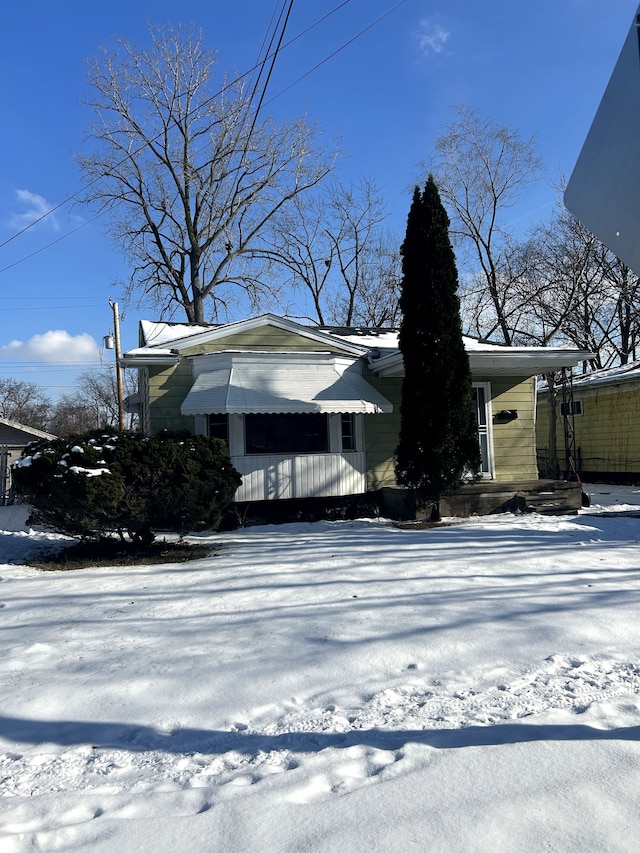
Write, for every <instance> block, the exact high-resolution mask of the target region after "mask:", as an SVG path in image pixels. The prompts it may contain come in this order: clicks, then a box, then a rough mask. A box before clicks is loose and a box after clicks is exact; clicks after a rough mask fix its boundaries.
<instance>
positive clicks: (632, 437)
mask: <svg viewBox="0 0 640 853" xmlns="http://www.w3.org/2000/svg"><path fill="white" fill-rule="evenodd" d="M573 399H574V401H576V400H580V401H581V402H582V411H583V414H582V415H576V416H575V417H574V418H573V419H572V422H573V425H574V428H575V443H576V457H577V460H578V464H579V466H580V468H581V471H582V474H583V476H588V475H589V474H590V473H591V474H595V475H605V474H607V473H611V474H633V473H636V474H637V473H638V472H640V390H639V389H638V387H637V386H636V387H633V386H632V385H630V384H629V385H611V386H606V387H600V388H590V389H586V390H582V389H574V392H573ZM556 405H557V407H558V408H557V413H558V419H557V439H556V441H557V448H558V456H559V458H560V464H561V466H562V464H563V458H564V425H563V418H562V416H561V415H560V403H559V402H557V403H556ZM548 430H549V410H548V395H547V394H546V393H545V394H541V395H540V403H539V410H538V446H539V448H542V449H548V447H549V436H548Z"/></svg>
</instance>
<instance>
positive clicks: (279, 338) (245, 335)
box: [181, 326, 343, 355]
mask: <svg viewBox="0 0 640 853" xmlns="http://www.w3.org/2000/svg"><path fill="white" fill-rule="evenodd" d="M221 350H237V351H245V350H249V351H251V350H257V351H259V352H336V353H340V352H343V350H339V349H338V348H337V347H331V346H329V345H327V346H325V345H324V344H319V343H318V342H317V341H313V340H311V339H310V338H306V337H304V335H297V334H295V333H294V332H288V331H286V330H285V329H278V328H276V327H275V326H259V327H258V328H257V329H251V330H250V331H247V332H239V333H236V334H235V335H228V336H227V337H225V338H220V339H218V340H216V341H211V342H210V343H206V344H200V345H199V346H194V347H189V348H186V349H183V350H181V354H182V355H196V354H197V353H202V352H220V351H221Z"/></svg>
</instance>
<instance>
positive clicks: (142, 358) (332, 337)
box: [120, 314, 592, 377]
mask: <svg viewBox="0 0 640 853" xmlns="http://www.w3.org/2000/svg"><path fill="white" fill-rule="evenodd" d="M263 326H274V327H276V328H279V329H282V330H285V331H289V332H291V333H293V334H295V335H299V336H302V337H306V338H308V339H310V340H312V341H314V342H315V343H316V344H318V349H321V348H322V347H327V348H331V349H333V350H336V349H337V350H340V351H341V352H343V353H344V354H345V355H351V356H355V357H365V356H366V357H367V359H368V362H369V367H370V369H371V370H373V371H374V372H375V373H377V374H379V375H380V376H402V375H403V374H404V361H403V357H402V353H401V352H400V351H399V349H398V331H397V330H395V329H363V328H343V327H335V326H304V325H302V324H301V323H298V322H296V321H294V320H290V319H288V318H286V317H278V316H276V315H275V314H263V315H262V316H260V317H254V318H251V319H249V320H241V321H240V322H237V323H226V324H224V325H200V324H189V323H154V322H150V321H147V320H143V321H142V322H141V324H140V330H141V343H142V346H140V347H138V348H137V349H133V350H129V351H128V352H126V353H125V354H124V356H123V357H122V359H121V362H120V363H121V365H122V366H123V367H147V366H154V365H159V366H165V365H167V366H169V365H171V364H175V363H177V361H178V360H179V358H180V354H181V352H182V351H184V350H186V349H189V348H192V347H194V346H202V345H206V344H207V343H209V342H213V341H220V340H223V339H224V338H227V337H229V336H231V335H235V334H239V333H241V332H246V331H251V330H253V329H257V328H260V327H263ZM463 341H464V346H465V349H466V351H467V353H468V355H469V364H470V367H471V372H472V374H473V375H476V376H487V377H491V376H535V375H538V374H542V373H548V372H550V371H553V370H559V369H560V368H562V367H575V366H576V365H577V364H579V363H580V362H581V361H585V360H587V359H588V358H590V357H591V356H592V353H590V352H588V351H586V350H579V349H569V348H560V347H518V346H506V345H504V344H495V343H487V342H485V341H479V340H477V339H476V338H471V337H466V336H465V337H464V338H463Z"/></svg>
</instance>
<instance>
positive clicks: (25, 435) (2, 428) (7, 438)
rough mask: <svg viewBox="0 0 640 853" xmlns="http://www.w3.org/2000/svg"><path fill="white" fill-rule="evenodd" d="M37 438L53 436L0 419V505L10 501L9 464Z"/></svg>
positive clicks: (52, 436) (51, 437)
mask: <svg viewBox="0 0 640 853" xmlns="http://www.w3.org/2000/svg"><path fill="white" fill-rule="evenodd" d="M38 438H46V439H53V438H56V436H55V435H51V434H50V433H48V432H43V431H42V430H40V429H34V428H33V427H29V426H25V425H24V424H20V423H18V422H17V421H12V420H9V419H8V418H0V503H1V504H3V505H4V504H6V503H7V502H8V501H9V500H10V499H11V463H12V462H13V460H14V459H17V458H18V456H20V454H21V453H22V449H23V448H24V447H26V445H27V444H30V443H31V442H32V441H35V440H36V439H38Z"/></svg>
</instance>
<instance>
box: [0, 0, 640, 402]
mask: <svg viewBox="0 0 640 853" xmlns="http://www.w3.org/2000/svg"><path fill="white" fill-rule="evenodd" d="M339 4H340V0H315V2H313V3H309V2H302V0H298V2H297V3H294V7H293V12H292V15H291V19H290V22H289V27H288V30H287V35H288V36H294V35H295V34H297V33H298V32H301V31H302V30H303V29H305V28H306V27H307V26H309V25H310V24H311V23H313V22H314V21H316V20H317V19H319V18H321V17H322V16H323V15H324V14H325V13H327V12H329V11H330V10H332V9H333V8H334V7H336V6H338V5H339ZM396 5H397V0H350V2H348V3H346V4H345V5H344V6H343V7H342V8H341V9H339V10H338V11H337V12H336V13H335V14H333V15H332V16H331V17H330V18H328V20H327V21H326V22H325V23H323V24H322V25H320V26H318V27H316V28H314V29H313V30H312V31H311V32H309V33H308V34H306V35H305V36H304V37H303V38H301V39H300V40H298V41H297V42H296V43H295V44H294V45H293V46H291V47H290V48H287V49H286V50H285V51H283V52H282V54H281V55H280V57H279V59H278V64H277V65H276V68H275V71H274V74H273V77H272V80H271V83H270V89H269V96H270V97H273V96H274V95H277V94H278V93H279V92H280V91H281V90H283V89H286V88H287V87H289V86H291V84H292V83H294V82H295V81H296V80H298V78H300V77H303V75H307V76H304V78H303V79H302V80H301V81H300V82H298V83H296V84H295V85H293V86H291V88H288V89H287V91H286V92H285V93H284V94H283V95H281V96H279V97H276V98H275V100H273V101H272V103H271V104H270V105H269V110H270V111H272V112H274V113H275V114H276V115H278V116H281V117H283V118H293V117H295V116H296V115H299V114H300V113H301V112H303V111H306V112H307V114H308V116H309V117H310V118H311V119H313V120H315V121H317V122H318V124H319V125H320V127H321V128H322V130H323V133H324V134H325V135H326V137H327V139H328V140H329V141H331V140H333V139H334V138H338V139H340V141H341V146H342V149H343V151H344V152H345V154H346V155H347V158H346V159H344V160H343V162H342V164H341V166H340V170H339V171H340V175H341V176H342V177H343V178H344V179H345V180H350V179H354V180H356V179H358V178H360V177H363V176H366V177H371V178H374V179H375V180H376V182H377V183H378V184H379V185H380V186H381V187H382V190H383V194H384V196H385V198H386V201H387V203H388V206H389V208H390V210H391V217H390V220H389V226H390V227H391V228H393V229H394V230H396V231H397V232H398V234H399V235H400V237H402V234H403V232H404V227H405V222H406V215H407V212H408V208H409V203H410V192H411V189H412V187H413V185H414V184H415V181H416V178H417V176H418V164H419V163H420V162H423V161H426V160H428V159H429V156H430V154H431V151H432V149H433V143H434V140H435V139H436V137H437V136H438V135H439V134H440V133H441V132H442V129H443V126H444V125H445V124H446V123H447V122H448V121H450V120H451V119H452V117H453V113H452V106H453V105H454V104H459V103H464V104H470V105H471V106H473V107H475V108H476V109H477V111H478V112H479V114H480V115H481V116H483V117H491V118H493V119H494V120H496V121H498V122H500V123H503V124H506V125H508V126H509V127H511V128H514V129H518V130H520V132H521V133H522V134H523V136H526V137H529V136H531V135H532V134H534V135H535V136H536V140H537V150H538V153H539V155H540V156H541V157H542V159H543V160H544V162H545V165H546V170H547V171H546V175H545V178H544V179H543V180H542V181H541V182H540V183H539V184H538V185H537V186H535V187H532V188H530V189H529V190H528V191H527V195H526V197H525V198H523V200H522V202H521V204H520V206H519V207H518V208H517V209H514V210H513V222H514V224H515V226H516V227H517V228H519V229H521V230H522V231H525V230H526V229H527V228H528V227H530V226H532V225H534V224H535V223H536V222H538V221H540V220H542V219H546V218H548V217H549V216H550V215H551V212H552V208H553V204H554V202H555V199H556V191H555V189H554V188H553V186H552V183H553V182H557V180H558V178H559V177H560V175H562V174H563V175H565V176H567V177H568V176H569V174H570V173H571V169H572V168H573V165H574V163H575V161H576V159H577V156H578V154H579V151H580V148H581V145H582V143H583V141H584V138H585V136H586V134H587V131H588V129H589V126H590V123H591V120H592V119H593V116H594V114H595V111H596V109H597V106H598V103H599V101H600V98H601V97H602V94H603V92H604V89H605V87H606V85H607V82H608V80H609V77H610V75H611V72H612V70H613V67H614V65H615V62H616V60H617V57H618V54H619V52H620V50H621V48H622V44H623V42H624V39H625V37H626V34H627V32H628V29H629V26H630V25H631V22H632V20H633V17H634V14H635V12H636V8H637V0H537V2H536V3H523V2H519V1H518V0H515V2H514V0H483V2H479V0H430V1H428V0H405V2H404V3H401V4H400V5H399V6H398V7H397V8H396V9H395V10H393V11H391V12H390V13H389V14H388V15H386V17H384V19H383V20H381V21H380V22H379V23H378V24H377V25H375V26H374V27H373V28H371V29H370V30H368V31H367V32H365V33H364V34H363V35H361V36H360V37H358V38H355V40H354V41H353V42H352V43H351V44H349V45H348V46H347V47H345V48H344V49H343V50H341V51H340V52H339V53H337V55H335V56H334V57H333V58H331V59H330V60H329V61H327V62H325V63H324V64H322V65H321V66H320V67H319V68H318V69H317V70H315V71H313V72H312V73H311V74H307V72H309V71H310V70H311V69H312V68H314V66H316V65H317V64H318V63H321V62H322V61H323V60H325V59H326V58H327V57H328V56H330V55H331V54H332V53H333V52H334V51H336V50H338V49H339V48H341V47H342V46H343V45H344V44H345V43H347V42H348V41H349V40H351V39H353V38H354V37H356V36H358V34H359V33H360V32H361V31H362V30H364V29H365V28H366V27H368V26H369V25H370V24H371V23H372V22H374V21H376V19H378V18H379V17H380V16H382V15H384V14H385V13H386V12H388V11H389V10H392V9H393V7H394V6H396ZM275 7H276V2H275V0H244V2H241V0H236V2H233V3H221V2H215V0H213V2H212V0H181V2H180V3H175V2H167V0H153V2H147V0H127V2H124V0H110V2H108V3H87V2H80V0H58V2H56V3H52V2H51V0H24V2H22V3H21V4H17V3H14V4H4V6H3V11H2V13H1V26H0V87H1V89H0V92H1V95H2V104H3V116H4V133H3V134H2V138H1V142H0V147H1V150H0V243H3V244H4V245H2V247H0V315H1V317H2V323H1V324H0V378H7V377H13V378H15V379H18V380H23V381H29V382H36V383H37V384H39V385H42V386H45V387H49V388H50V391H51V394H52V396H57V395H59V394H63V393H70V392H72V391H73V385H74V380H75V376H76V375H77V373H78V372H79V371H82V370H84V369H86V368H87V367H88V366H89V365H98V364H100V361H101V359H102V360H103V362H104V363H105V364H109V363H112V362H113V353H112V352H109V351H106V352H102V349H101V347H102V337H103V335H105V334H106V333H107V332H109V331H110V330H111V328H112V326H113V323H112V312H111V309H110V307H109V304H108V300H109V297H111V298H113V299H116V300H120V304H121V310H123V308H124V306H123V305H122V302H121V293H120V291H119V288H118V284H117V282H118V281H121V280H124V279H126V278H128V269H127V267H126V265H125V263H124V261H123V259H122V257H121V256H120V254H119V252H118V250H117V248H116V247H114V246H113V245H112V244H111V243H110V242H109V241H108V239H107V238H106V237H105V236H103V228H104V226H105V224H106V223H105V222H104V221H102V220H96V221H90V220H91V216H90V214H89V213H88V212H87V211H86V210H84V209H82V208H81V207H79V206H74V205H72V204H63V205H62V206H61V207H60V208H59V209H57V210H56V211H55V213H54V214H52V215H51V216H50V217H47V219H46V220H44V221H43V222H41V223H40V224H38V225H36V226H35V227H33V228H31V229H29V230H28V231H27V232H25V233H24V234H22V235H21V236H19V237H17V238H15V239H10V238H11V237H12V236H13V235H14V234H16V233H17V232H18V231H19V230H20V229H21V227H22V226H23V225H25V224H27V223H28V222H29V221H31V220H32V219H33V218H35V216H36V215H38V214H39V213H42V212H46V211H47V210H49V209H51V207H54V206H57V205H60V204H61V203H62V202H64V201H65V199H67V198H69V197H70V196H72V195H73V194H74V193H75V192H77V191H78V190H79V188H80V185H79V174H78V171H77V168H76V166H75V164H74V160H73V157H74V154H75V153H77V152H79V151H81V150H82V145H83V134H84V129H85V128H86V125H87V122H88V120H89V115H88V112H87V110H86V108H85V107H83V106H82V104H81V100H82V98H83V96H84V95H85V94H86V93H87V88H86V80H85V72H86V68H85V64H84V60H85V59H86V58H88V57H91V56H93V55H94V54H95V53H96V52H97V50H98V49H99V47H100V46H102V45H105V46H113V42H114V39H115V38H116V37H119V36H123V37H124V38H126V39H128V40H129V41H131V42H133V43H136V44H142V45H144V44H145V43H146V42H145V39H146V35H147V29H146V28H147V22H152V23H156V24H161V23H164V22H167V21H171V22H172V23H178V22H185V23H191V22H194V23H196V24H197V25H199V26H200V27H202V28H203V30H204V31H205V35H206V37H207V41H208V43H209V44H210V45H211V46H213V47H216V48H217V50H218V54H219V63H220V67H221V68H222V69H225V70H229V71H233V70H237V71H239V72H243V71H245V70H247V69H248V68H250V67H251V66H252V65H253V64H254V62H255V61H256V58H257V56H258V55H259V52H260V48H261V45H262V40H263V38H264V36H265V33H266V31H267V28H268V25H269V22H270V20H271V15H272V13H273V11H274V8H275ZM5 241H9V242H5ZM54 241H55V242H54ZM50 244H52V245H50ZM143 317H144V318H148V319H154V318H153V317H151V316H150V315H149V313H148V312H147V311H143V312H139V311H136V310H133V309H130V310H128V311H127V312H126V314H125V317H124V319H123V321H122V325H121V332H122V344H123V349H125V350H126V349H128V348H131V347H132V346H135V345H136V341H137V323H138V320H139V319H141V318H143ZM236 319H241V318H236Z"/></svg>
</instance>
